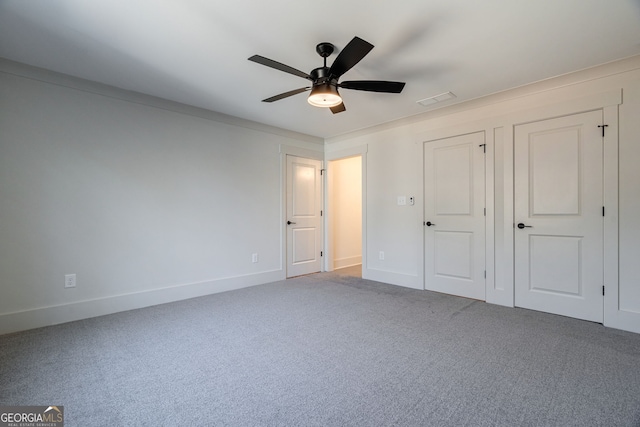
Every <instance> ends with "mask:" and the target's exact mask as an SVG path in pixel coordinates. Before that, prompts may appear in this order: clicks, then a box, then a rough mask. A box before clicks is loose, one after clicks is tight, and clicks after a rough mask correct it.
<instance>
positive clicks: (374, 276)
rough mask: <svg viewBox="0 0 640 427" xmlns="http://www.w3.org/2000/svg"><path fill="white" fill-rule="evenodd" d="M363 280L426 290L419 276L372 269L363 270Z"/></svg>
mask: <svg viewBox="0 0 640 427" xmlns="http://www.w3.org/2000/svg"><path fill="white" fill-rule="evenodd" d="M362 278H363V279H367V280H375V281H376V282H383V283H389V284H391V285H397V286H404V287H405V288H412V289H424V287H423V285H422V283H420V278H419V277H418V276H410V275H408V274H402V273H395V272H392V271H384V270H374V269H371V268H366V269H365V268H364V267H363V268H362Z"/></svg>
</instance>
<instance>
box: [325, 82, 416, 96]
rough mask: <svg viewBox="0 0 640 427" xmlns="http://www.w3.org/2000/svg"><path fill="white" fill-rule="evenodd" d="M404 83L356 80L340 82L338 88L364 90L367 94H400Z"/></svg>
mask: <svg viewBox="0 0 640 427" xmlns="http://www.w3.org/2000/svg"><path fill="white" fill-rule="evenodd" d="M404 85H405V83H404V82H387V81H383V80H356V81H350V82H342V83H340V84H339V85H338V86H339V87H341V88H344V89H353V90H366V91H369V92H387V93H400V92H402V89H404Z"/></svg>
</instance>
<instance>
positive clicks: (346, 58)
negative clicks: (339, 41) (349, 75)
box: [329, 37, 373, 78]
mask: <svg viewBox="0 0 640 427" xmlns="http://www.w3.org/2000/svg"><path fill="white" fill-rule="evenodd" d="M371 49H373V45H372V44H371V43H369V42H366V41H364V40H362V39H361V38H360V37H354V38H353V40H351V41H350V42H349V43H348V44H347V45H346V46H345V47H344V49H342V51H341V52H340V53H339V54H338V57H337V58H336V60H335V61H333V64H331V68H330V69H329V74H331V75H332V76H334V77H335V78H339V77H340V76H341V75H343V74H344V73H346V72H347V71H349V70H350V69H351V67H353V66H354V65H356V64H357V63H358V62H360V60H361V59H362V58H364V57H365V56H366V55H367V53H369V52H370V51H371Z"/></svg>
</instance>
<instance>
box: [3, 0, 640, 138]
mask: <svg viewBox="0 0 640 427" xmlns="http://www.w3.org/2000/svg"><path fill="white" fill-rule="evenodd" d="M354 36H359V37H361V38H363V39H364V40H367V41H368V42H370V43H372V44H373V45H375V48H374V49H373V50H372V51H371V52H370V53H369V54H368V55H367V56H366V57H365V58H364V59H363V60H362V61H361V62H360V63H358V64H357V65H356V66H355V67H354V68H353V69H351V70H350V71H348V72H347V73H346V74H345V75H344V76H343V77H342V79H341V80H361V79H362V80H398V81H405V82H406V83H407V85H406V87H405V89H404V91H403V93H402V94H399V95H395V94H383V93H371V92H360V91H353V90H346V89H343V90H341V94H342V96H343V98H344V103H345V105H346V107H347V111H345V112H343V113H340V114H336V115H332V114H331V113H330V112H329V111H328V110H326V109H320V108H317V107H312V106H310V105H309V104H308V103H307V102H306V96H307V95H308V93H307V94H305V93H303V94H298V95H295V96H292V97H290V98H287V99H284V100H281V101H277V102H274V103H272V104H267V103H263V102H260V101H261V100H262V99H264V98H267V97H269V96H272V95H276V94H279V93H281V92H285V91H288V90H291V89H296V88H300V87H305V86H308V81H307V80H304V79H302V78H299V77H296V76H293V75H290V74H286V73H283V72H280V71H277V70H274V69H271V68H268V67H265V66H262V65H259V64H256V63H253V62H250V61H248V60H247V58H248V57H250V56H251V55H253V54H259V55H262V56H266V57H268V58H271V59H274V60H276V61H279V62H282V63H285V64H287V65H290V66H292V67H294V68H297V69H300V70H302V71H305V72H310V71H311V70H312V69H313V68H316V67H319V66H321V65H322V58H320V56H318V55H317V53H316V52H315V46H316V44H317V43H319V42H323V41H328V42H331V43H333V44H334V45H335V46H336V47H337V49H338V51H337V52H339V50H340V49H341V48H343V47H344V46H345V45H346V44H347V43H348V42H349V41H350V40H351V39H352V38H353V37H354ZM337 52H336V53H337ZM637 54H640V1H639V0H608V1H606V0H483V1H477V0H398V1H372V0H347V1H345V0H341V1H337V0H324V1H307V0H298V1H295V2H293V1H290V0H270V1H261V0H233V1H221V0H217V1H216V0H90V1H89V0H28V1H27V0H0V56H1V57H5V58H8V59H11V60H14V61H19V62H23V63H26V64H30V65H34V66H38V67H42V68H47V69H50V70H54V71H58V72H61V73H65V74H70V75H73V76H77V77H81V78H85V79H89V80H93V81H97V82H100V83H105V84H109V85H112V86H117V87H120V88H123V89H129V90H133V91H137V92H142V93H145V94H149V95H155V96H158V97H161V98H166V99H170V100H174V101H178V102H182V103H185V104H189V105H193V106H197V107H202V108H206V109H209V110H213V111H217V112H221V113H225V114H230V115H233V116H237V117H241V118H244V119H249V120H254V121H257V122H261V123H265V124H269V125H273V126H278V127H282V128H285V129H290V130H293V131H297V132H302V133H306V134H309V135H314V136H319V137H324V138H327V137H332V136H336V135H340V134H344V133H347V132H350V131H354V130H358V129H362V128H366V127H370V126H374V125H376V124H380V123H384V122H388V121H392V120H396V119H400V118H404V117H408V116H412V115H416V114H420V113H423V112H425V111H428V110H429V109H433V108H439V107H440V106H445V105H450V104H452V103H454V102H461V101H465V100H469V99H473V98H478V97H481V96H484V95H488V94H491V93H495V92H499V91H502V90H505V89H509V88H513V87H517V86H521V85H523V84H527V83H531V82H534V81H539V80H542V79H546V78H549V77H553V76H556V75H560V74H564V73H568V72H571V71H576V70H580V69H584V68H588V67H591V66H594V65H598V64H602V63H606V62H610V61H613V60H616V59H620V58H624V57H628V56H633V55H637ZM334 58H335V54H334V55H333V56H331V57H329V59H328V63H329V64H331V62H332V61H333V59H334ZM447 91H452V92H453V93H454V94H456V95H457V98H456V99H454V100H450V101H445V102H444V103H441V104H436V105H434V106H431V107H428V108H425V107H423V106H421V105H418V104H417V103H416V101H418V100H420V99H423V98H426V97H429V96H433V95H438V94H440V93H442V92H447Z"/></svg>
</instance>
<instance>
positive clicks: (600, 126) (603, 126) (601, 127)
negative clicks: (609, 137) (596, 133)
mask: <svg viewBox="0 0 640 427" xmlns="http://www.w3.org/2000/svg"><path fill="white" fill-rule="evenodd" d="M608 126H609V125H598V127H599V128H600V129H602V137H603V138H604V128H606V127H608Z"/></svg>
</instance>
